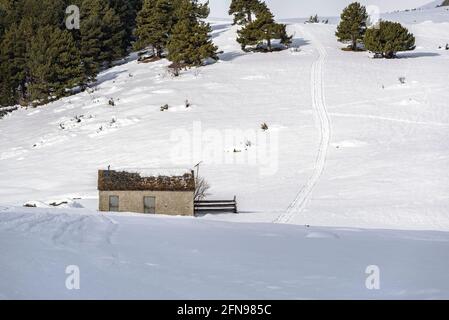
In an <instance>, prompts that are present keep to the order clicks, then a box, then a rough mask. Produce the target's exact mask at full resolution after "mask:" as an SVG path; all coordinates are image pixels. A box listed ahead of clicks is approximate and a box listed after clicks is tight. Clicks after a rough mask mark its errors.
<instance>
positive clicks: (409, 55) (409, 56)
mask: <svg viewBox="0 0 449 320" xmlns="http://www.w3.org/2000/svg"><path fill="white" fill-rule="evenodd" d="M438 56H440V54H439V53H435V52H410V53H399V54H398V55H397V57H398V59H415V58H425V57H438Z"/></svg>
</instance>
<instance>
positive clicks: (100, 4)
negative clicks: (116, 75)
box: [80, 0, 125, 81]
mask: <svg viewBox="0 0 449 320" xmlns="http://www.w3.org/2000/svg"><path fill="white" fill-rule="evenodd" d="M80 35H81V40H80V50H81V57H82V60H83V65H84V75H85V80H86V81H92V80H93V79H95V76H96V74H97V73H98V72H99V71H100V70H101V69H102V68H104V67H108V66H110V65H111V64H112V62H113V61H114V60H115V59H118V58H120V57H122V56H123V55H124V53H125V52H124V50H123V47H124V41H125V31H124V30H123V25H122V23H121V21H120V18H119V16H118V15H117V14H116V13H115V11H114V9H112V8H111V7H110V6H109V4H108V3H107V2H105V1H103V0H84V1H83V3H82V5H81V24H80Z"/></svg>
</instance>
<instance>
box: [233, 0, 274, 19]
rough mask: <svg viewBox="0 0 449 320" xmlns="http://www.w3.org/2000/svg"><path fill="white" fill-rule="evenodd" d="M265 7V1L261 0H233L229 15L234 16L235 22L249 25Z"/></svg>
mask: <svg viewBox="0 0 449 320" xmlns="http://www.w3.org/2000/svg"><path fill="white" fill-rule="evenodd" d="M265 9H267V6H266V4H265V2H261V1H260V0H232V2H231V6H230V8H229V15H231V16H232V15H233V16H234V24H238V25H247V24H249V23H251V22H253V17H254V16H255V15H257V14H259V13H260V12H261V11H264V10H265Z"/></svg>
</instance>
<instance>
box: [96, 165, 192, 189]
mask: <svg viewBox="0 0 449 320" xmlns="http://www.w3.org/2000/svg"><path fill="white" fill-rule="evenodd" d="M178 172H179V171H178ZM183 172H184V173H183V174H179V173H178V174H177V175H167V174H159V175H150V174H148V170H147V171H146V172H144V173H142V172H140V171H115V170H99V171H98V190H100V191H195V177H194V173H193V171H189V172H187V171H185V170H184V171H183Z"/></svg>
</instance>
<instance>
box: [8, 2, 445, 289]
mask: <svg viewBox="0 0 449 320" xmlns="http://www.w3.org/2000/svg"><path fill="white" fill-rule="evenodd" d="M429 12H430V13H429ZM412 14H413V16H412V18H411V15H412ZM392 15H394V16H392V19H394V20H398V21H402V22H404V23H405V24H406V26H407V27H408V28H409V29H410V30H411V31H412V32H413V33H414V34H415V35H416V37H417V49H416V50H415V51H413V52H408V53H403V54H401V59H397V60H373V59H371V58H370V56H369V54H368V53H351V52H343V51H341V50H340V48H341V47H342V45H341V44H339V43H337V41H336V39H335V36H334V32H335V27H336V26H335V25H333V24H330V25H321V24H320V25H304V24H302V23H298V24H291V25H289V31H290V32H291V33H292V34H294V35H295V36H294V45H295V46H299V47H300V50H299V51H297V50H288V51H284V52H279V53H272V54H258V53H254V54H250V53H243V52H242V51H241V50H240V48H239V46H238V44H237V43H236V41H235V37H236V28H235V27H232V26H231V25H230V24H229V21H215V22H214V23H213V28H214V32H213V37H214V42H215V43H216V44H217V45H219V47H220V49H221V50H223V51H224V53H223V54H222V55H221V61H220V62H219V63H216V64H213V65H209V66H207V67H203V68H200V69H197V70H196V69H193V70H189V71H184V72H183V74H182V76H181V77H179V78H172V77H170V75H169V74H168V73H167V71H166V66H167V65H168V63H167V62H166V61H160V62H156V63H151V64H138V63H137V62H136V61H135V57H134V56H132V57H130V59H129V60H128V61H126V62H125V63H124V64H121V65H119V66H116V67H114V68H112V69H110V70H107V71H106V72H104V73H102V74H101V75H100V76H99V77H98V85H97V86H95V88H94V90H93V91H91V92H85V93H81V94H78V95H75V96H72V97H68V98H65V99H62V100H60V101H57V102H54V103H51V104H48V105H46V106H43V107H39V108H36V109H20V110H18V111H15V112H13V113H10V114H8V115H6V116H5V117H4V118H3V119H1V120H0V168H1V169H0V205H2V206H3V207H4V209H3V211H2V209H0V237H1V246H0V250H1V252H0V253H1V254H0V257H1V258H0V259H1V260H0V277H1V281H0V297H2V296H4V297H6V298H12V297H20V298H24V297H39V298H45V297H62V298H71V297H73V298H77V297H105V298H108V297H121V294H123V295H124V296H125V297H174V298H177V297H191V298H197V297H202V298H212V297H234V298H236V297H242V298H248V297H250V298H259V297H260V298H264V297H270V298H286V297H289V298H309V297H324V298H332V297H348V298H351V297H386V298H404V297H405V298H415V297H428V298H433V297H436V298H438V297H446V298H448V297H449V281H448V278H447V275H445V269H447V266H448V264H449V259H448V258H449V257H448V255H447V252H449V251H448V250H447V245H446V244H447V241H448V239H449V234H447V233H438V232H436V231H449V170H448V169H449V140H448V139H447V137H448V136H449V107H448V101H449V90H448V89H449V51H446V50H444V49H443V50H441V49H439V47H440V46H442V47H444V46H445V45H446V43H449V11H447V10H446V9H445V8H439V9H432V10H420V11H417V12H414V13H394V14H392ZM432 17H435V19H434V21H431V20H432ZM401 19H402V20H401ZM444 21H446V22H444ZM401 77H403V78H404V79H405V81H404V83H401V82H400V81H399V78H401ZM110 99H114V102H115V106H110V105H109V104H108V101H109V100H110ZM186 99H187V100H188V101H189V102H190V103H191V104H192V106H191V107H190V108H185V106H184V103H185V100H186ZM165 104H168V105H169V106H170V108H169V110H168V111H166V112H161V111H160V107H161V106H162V105H165ZM264 122H265V123H267V124H268V126H269V130H268V131H267V132H262V131H261V129H260V126H261V124H262V123H264ZM248 141H251V144H250V145H249V144H248V143H247V142H248ZM234 150H235V151H238V152H234ZM199 161H203V163H202V164H201V167H200V173H201V175H203V176H205V177H206V178H207V180H208V181H209V183H210V184H211V185H212V189H211V192H212V196H211V197H215V198H232V197H233V196H234V195H236V196H237V198H238V202H239V209H240V210H241V211H242V213H241V214H239V215H219V216H206V217H203V218H196V219H180V218H159V217H158V218H146V217H138V216H134V215H130V216H126V215H119V216H113V217H112V216H109V215H101V216H100V215H98V214H97V215H96V213H95V211H94V210H95V208H96V207H97V191H96V182H97V180H96V179H97V176H96V175H97V170H98V169H99V168H105V167H107V166H108V165H111V166H112V168H117V167H129V168H174V167H182V168H186V167H193V166H194V165H195V164H196V163H198V162H199ZM73 199H76V200H73ZM30 201H34V203H37V204H39V206H46V204H49V203H51V202H54V201H68V202H69V204H68V206H70V207H75V208H78V209H67V208H66V209H26V210H24V209H22V208H20V206H22V205H23V204H24V203H27V202H30ZM15 219H18V220H15ZM111 219H112V220H111ZM112 221H116V222H117V223H113V222H112ZM237 222H239V223H237ZM241 222H246V223H249V224H246V223H241ZM272 222H277V223H283V224H293V226H292V225H278V224H272ZM256 223H261V224H256ZM294 225H296V226H294ZM304 225H310V226H311V229H310V230H309V229H307V228H305V227H303V226H304ZM318 226H321V227H324V226H326V227H332V228H331V229H321V228H318ZM342 228H357V229H348V230H346V229H342ZM359 228H362V229H364V230H362V229H359ZM366 229H375V230H371V231H366ZM379 229H390V230H393V229H394V230H409V231H378V230H379ZM410 230H422V231H410ZM314 232H316V237H315V236H314ZM311 234H312V236H311ZM136 243H138V245H137V244H136ZM72 260H73V261H74V262H73V264H80V265H82V266H83V267H82V270H85V271H84V272H83V274H85V279H86V280H85V282H83V283H84V286H85V287H84V288H85V289H83V290H81V291H80V292H78V293H73V292H67V291H64V290H65V289H63V286H64V283H63V282H62V283H60V281H59V279H60V277H61V275H60V274H59V273H58V272H59V271H58V270H63V269H60V268H62V266H63V265H67V264H72V263H70V262H69V261H72ZM153 264H154V266H153ZM370 264H375V265H379V266H380V267H381V270H385V279H384V280H383V281H384V282H383V283H384V284H385V285H384V288H385V290H384V289H383V290H381V291H379V292H374V293H373V292H370V291H367V290H366V288H365V286H364V279H365V274H364V268H365V267H366V266H367V265H370ZM418 274H421V275H422V276H418ZM125 275H126V276H125ZM62 276H64V274H63V275H62ZM89 286H91V287H90V288H89ZM41 288H42V290H41ZM122 288H123V289H122Z"/></svg>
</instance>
